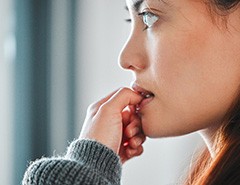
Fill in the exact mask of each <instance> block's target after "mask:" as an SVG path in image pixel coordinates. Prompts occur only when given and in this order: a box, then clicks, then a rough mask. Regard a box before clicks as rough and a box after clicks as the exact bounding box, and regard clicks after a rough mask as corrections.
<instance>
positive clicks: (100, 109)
mask: <svg viewBox="0 0 240 185" xmlns="http://www.w3.org/2000/svg"><path fill="white" fill-rule="evenodd" d="M108 111H109V106H108V104H107V103H104V104H102V105H101V106H100V107H99V112H101V113H103V112H108Z"/></svg>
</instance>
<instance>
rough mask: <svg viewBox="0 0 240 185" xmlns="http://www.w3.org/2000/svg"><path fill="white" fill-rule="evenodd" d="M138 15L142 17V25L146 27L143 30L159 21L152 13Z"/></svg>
mask: <svg viewBox="0 0 240 185" xmlns="http://www.w3.org/2000/svg"><path fill="white" fill-rule="evenodd" d="M138 15H139V16H141V17H142V20H143V23H144V24H145V25H146V28H144V30H146V29H148V28H150V27H152V26H153V25H154V23H155V22H157V21H158V19H159V16H157V15H155V14H154V13H152V12H142V13H139V14H138Z"/></svg>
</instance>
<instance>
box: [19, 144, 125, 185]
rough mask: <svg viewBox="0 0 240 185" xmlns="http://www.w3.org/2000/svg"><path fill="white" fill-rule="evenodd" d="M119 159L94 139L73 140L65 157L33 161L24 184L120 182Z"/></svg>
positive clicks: (108, 184)
mask: <svg viewBox="0 0 240 185" xmlns="http://www.w3.org/2000/svg"><path fill="white" fill-rule="evenodd" d="M121 170H122V169H121V162H120V158H119V157H118V156H117V155H116V154H115V153H114V152H113V151H112V150H111V149H109V148H108V147H106V146H104V145H103V144H101V143H99V142H97V141H93V140H76V141H73V142H72V143H71V144H70V146H69V147H68V150H67V154H66V155H65V156H64V157H51V158H42V159H39V160H36V161H35V162H32V163H31V164H30V166H29V167H28V169H27V170H26V172H25V175H24V178H23V181H22V184H23V185H30V184H31V185H60V184H61V185H95V184H96V185H119V184H120V178H121Z"/></svg>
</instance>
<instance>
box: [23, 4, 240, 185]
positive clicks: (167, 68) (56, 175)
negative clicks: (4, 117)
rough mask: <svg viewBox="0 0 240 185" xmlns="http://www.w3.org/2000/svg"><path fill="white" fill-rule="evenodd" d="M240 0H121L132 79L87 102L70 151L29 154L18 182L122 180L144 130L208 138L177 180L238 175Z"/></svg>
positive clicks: (236, 178) (215, 180)
mask: <svg viewBox="0 0 240 185" xmlns="http://www.w3.org/2000/svg"><path fill="white" fill-rule="evenodd" d="M239 2H240V1H238V0H231V1H230V0H228V1H227V0H178V1H173V0H126V3H127V7H128V10H129V13H130V17H131V19H130V20H131V22H132V31H131V34H130V37H129V39H128V41H127V43H126V45H125V47H124V49H123V50H122V52H121V55H120V59H119V61H120V64H121V66H122V67H123V68H124V69H129V70H131V71H132V72H133V73H134V76H135V81H134V82H133V85H132V88H121V89H119V90H117V91H115V92H113V93H111V94H110V95H108V96H107V97H105V98H103V99H102V100H100V101H98V102H96V103H94V104H92V105H91V106H90V108H89V110H88V114H87V116H86V120H85V123H84V128H83V129H82V132H81V134H80V137H79V139H78V140H76V141H74V142H72V144H71V145H70V147H69V148H68V151H67V154H66V155H65V156H64V157H58V158H43V159H41V160H38V161H35V162H34V163H32V164H31V165H30V166H29V168H28V170H27V171H26V173H25V176H24V179H23V184H120V178H121V165H122V163H124V162H125V161H127V160H129V159H131V158H132V157H135V156H139V155H140V154H141V153H142V152H143V148H142V143H143V142H144V140H145V137H146V136H147V137H151V138H161V137H170V136H180V135H184V134H188V133H191V132H195V131H199V133H200V135H201V136H202V138H203V139H204V141H205V143H206V146H207V147H206V151H204V153H203V154H202V155H201V156H200V157H199V158H198V161H197V163H196V164H195V167H194V168H193V171H192V172H189V176H188V178H187V179H186V182H183V183H182V184H194V185H195V184H208V185H210V184H234V185H235V184H240V175H239V171H240V125H239V119H240V116H239V115H240V106H239V105H240V101H239V90H240V89H239V85H240V52H239V51H240V9H239Z"/></svg>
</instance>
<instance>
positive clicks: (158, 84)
mask: <svg viewBox="0 0 240 185" xmlns="http://www.w3.org/2000/svg"><path fill="white" fill-rule="evenodd" d="M126 2H127V6H128V9H129V12H130V17H131V20H132V23H131V24H132V30H131V34H130V36H129V39H128V41H127V43H126V45H125V46H124V48H123V50H122V52H121V55H120V64H121V66H122V67H123V68H125V69H130V70H132V71H133V73H134V76H135V84H137V85H138V86H140V87H141V88H143V89H145V90H147V91H150V92H152V93H153V94H154V97H153V98H152V99H149V102H148V103H147V104H145V105H144V106H143V107H141V109H140V114H141V116H142V126H143V130H144V132H145V134H146V135H147V136H149V137H165V136H176V135H183V134H187V133H190V132H193V131H196V130H200V129H205V128H211V127H215V126H217V125H218V124H220V123H221V122H222V120H223V117H224V115H225V113H226V112H227V110H228V109H229V107H230V106H231V104H232V102H233V101H234V99H235V98H236V93H237V92H238V87H239V83H240V10H236V11H235V12H233V13H231V14H229V17H228V22H227V26H228V29H226V28H225V27H224V26H223V24H221V20H220V19H217V18H216V19H213V17H212V16H211V15H210V12H209V9H208V7H207V6H206V4H204V3H203V2H202V1H201V0H197V1H196V0H177V1H173V0H164V1H163V0H143V1H142V0H141V1H139V0H126ZM143 12H151V13H143ZM139 13H140V14H141V15H138V14H139ZM216 16H217V15H216ZM143 20H144V21H143ZM218 21H219V22H218ZM146 23H147V24H149V25H150V26H151V27H149V28H148V29H145V27H146ZM150 100H151V101H150Z"/></svg>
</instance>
